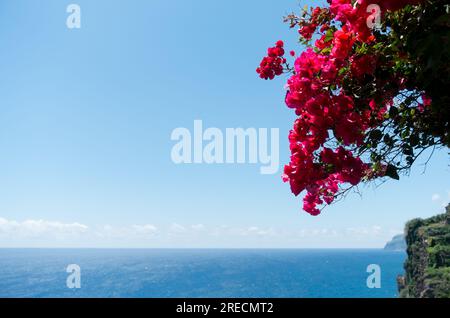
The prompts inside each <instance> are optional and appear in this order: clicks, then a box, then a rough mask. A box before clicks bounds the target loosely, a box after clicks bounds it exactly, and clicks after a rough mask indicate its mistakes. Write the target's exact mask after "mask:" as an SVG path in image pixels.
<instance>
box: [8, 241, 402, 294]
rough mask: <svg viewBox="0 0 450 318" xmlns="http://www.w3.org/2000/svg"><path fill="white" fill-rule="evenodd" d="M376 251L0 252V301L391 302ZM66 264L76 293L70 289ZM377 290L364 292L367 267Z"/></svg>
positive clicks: (396, 269) (390, 280)
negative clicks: (75, 277)
mask: <svg viewBox="0 0 450 318" xmlns="http://www.w3.org/2000/svg"><path fill="white" fill-rule="evenodd" d="M405 257H406V256H405V253H402V252H388V251H384V250H326V249H318V250H295V249H287V250H275V249H274V250H270V249H267V250H266V249H261V250H258V249H242V250H221V249H205V250H170V249H169V250H158V249H122V250H121V249H0V297H308V298H310V297H339V298H341V297H358V298H359V297H364V298H372V297H396V296H397V286H396V277H397V275H398V274H401V273H403V262H404V260H405ZM69 264H77V265H78V266H79V267H80V269H81V271H80V282H81V286H80V287H81V288H79V289H77V288H75V289H70V288H68V287H67V285H66V280H67V278H68V276H69V275H70V273H67V272H66V269H67V266H68V265H69ZM370 264H377V265H379V266H380V268H381V288H375V289H371V288H368V287H367V283H366V281H367V278H368V276H369V275H370V273H367V272H366V270H367V266H368V265H370Z"/></svg>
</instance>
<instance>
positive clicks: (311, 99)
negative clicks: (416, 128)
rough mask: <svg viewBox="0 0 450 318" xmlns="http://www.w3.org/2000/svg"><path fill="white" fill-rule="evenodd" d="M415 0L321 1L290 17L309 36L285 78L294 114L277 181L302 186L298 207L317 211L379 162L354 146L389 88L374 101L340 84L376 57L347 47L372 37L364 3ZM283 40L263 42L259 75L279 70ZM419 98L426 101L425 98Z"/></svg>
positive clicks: (387, 99)
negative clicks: (268, 45)
mask: <svg viewBox="0 0 450 318" xmlns="http://www.w3.org/2000/svg"><path fill="white" fill-rule="evenodd" d="M417 2H419V1H417V0H416V1H413V0H409V1H407V0H402V1H398V0H397V1H387V0H378V1H374V0H370V1H367V0H358V1H351V0H329V3H330V5H329V6H328V7H316V8H311V11H310V12H308V13H307V17H308V18H304V19H299V20H298V21H296V22H295V23H296V25H297V27H298V32H299V34H300V35H301V37H302V39H303V41H304V43H311V41H312V39H313V38H314V35H317V38H316V39H315V41H314V44H310V45H309V47H308V48H307V49H306V50H305V51H303V52H302V53H301V54H300V56H298V57H297V58H296V59H295V63H294V67H293V69H291V70H290V71H291V74H292V75H291V76H290V78H289V79H288V81H287V85H286V87H287V93H286V98H285V102H286V105H287V106H288V107H289V108H292V109H293V110H294V111H295V114H296V115H297V116H298V117H297V119H296V120H295V123H294V127H293V129H292V130H291V131H290V133H289V143H290V151H291V158H290V163H289V164H288V165H286V166H285V168H284V174H283V180H284V181H285V182H289V184H290V187H291V190H292V192H293V193H294V195H296V196H298V195H300V194H301V193H302V192H303V191H306V195H305V197H304V200H303V209H304V210H305V211H306V212H308V213H310V214H311V215H318V214H320V211H321V209H320V207H321V206H323V205H325V204H331V203H332V202H333V201H334V200H335V198H336V194H337V193H338V192H339V191H340V190H341V186H342V185H344V184H349V185H350V186H356V185H358V184H359V183H361V182H362V181H363V180H364V179H370V178H373V177H374V176H379V175H381V174H382V173H384V172H383V171H384V170H383V169H386V167H384V166H383V165H378V166H377V167H374V166H373V165H372V164H370V163H369V162H364V161H363V159H362V156H361V155H360V154H359V153H358V152H357V150H356V149H358V146H361V145H362V144H363V142H364V140H365V137H366V135H367V132H368V131H369V130H370V129H372V128H373V127H376V126H377V124H378V123H379V122H380V121H381V120H383V118H384V116H385V114H386V112H388V109H389V107H390V105H392V100H393V98H394V95H395V92H394V91H392V92H390V91H386V92H385V94H384V96H382V97H383V98H381V99H379V100H377V101H375V100H374V99H370V98H368V99H364V98H358V99H357V100H356V99H355V96H354V95H351V94H347V93H346V92H345V90H343V89H342V87H343V82H344V80H346V79H348V77H349V76H351V77H352V78H353V79H354V80H356V81H365V80H366V79H367V77H368V76H369V77H370V76H371V75H373V73H374V72H375V67H376V65H377V63H379V61H378V57H377V56H374V55H372V54H367V53H364V52H356V51H355V46H359V47H361V46H363V45H374V44H376V37H375V36H374V34H373V30H372V29H370V28H369V27H368V25H367V19H368V18H369V16H370V14H371V12H368V10H367V6H368V5H369V4H370V3H376V4H379V5H380V7H381V8H384V9H387V10H397V9H400V8H402V7H403V6H405V5H406V4H415V3H417ZM369 11H370V10H369ZM283 47H284V44H283V42H282V41H279V42H277V44H276V46H275V47H272V48H269V50H268V56H266V57H264V59H263V60H262V62H261V65H260V66H259V67H258V69H257V72H258V74H259V75H260V77H261V78H263V79H273V78H274V77H275V76H278V75H281V74H283V72H284V70H285V69H286V67H287V64H286V59H284V57H283V56H284V49H283ZM291 55H292V56H295V53H292V54H291ZM388 81H392V82H395V83H401V81H402V79H399V78H386V79H385V82H383V83H380V82H377V83H376V85H385V84H386V83H387V82H388ZM399 85H400V84H399ZM423 101H424V102H423V104H429V103H430V102H429V100H428V99H427V98H426V97H425V98H424V99H423ZM422 107H423V105H422Z"/></svg>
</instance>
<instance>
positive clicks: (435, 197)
mask: <svg viewBox="0 0 450 318" xmlns="http://www.w3.org/2000/svg"><path fill="white" fill-rule="evenodd" d="M440 199H441V196H440V195H439V194H438V193H435V194H433V195H432V196H431V201H433V202H436V201H439V200H440Z"/></svg>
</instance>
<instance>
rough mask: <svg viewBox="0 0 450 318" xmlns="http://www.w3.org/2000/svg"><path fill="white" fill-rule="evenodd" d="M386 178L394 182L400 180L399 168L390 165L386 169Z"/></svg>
mask: <svg viewBox="0 0 450 318" xmlns="http://www.w3.org/2000/svg"><path fill="white" fill-rule="evenodd" d="M386 177H389V178H391V179H394V180H400V176H399V175H398V171H397V167H395V166H393V165H388V166H387V168H386Z"/></svg>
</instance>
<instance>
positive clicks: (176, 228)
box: [169, 223, 186, 234]
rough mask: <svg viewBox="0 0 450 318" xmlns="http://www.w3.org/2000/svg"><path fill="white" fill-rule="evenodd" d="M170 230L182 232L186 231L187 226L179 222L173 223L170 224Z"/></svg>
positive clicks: (175, 232) (176, 232)
mask: <svg viewBox="0 0 450 318" xmlns="http://www.w3.org/2000/svg"><path fill="white" fill-rule="evenodd" d="M169 231H170V232H171V233H174V234H180V233H185V232H186V228H185V227H184V226H183V225H180V224H178V223H173V224H172V225H171V226H170V228H169Z"/></svg>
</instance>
